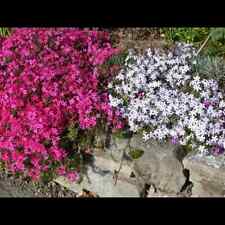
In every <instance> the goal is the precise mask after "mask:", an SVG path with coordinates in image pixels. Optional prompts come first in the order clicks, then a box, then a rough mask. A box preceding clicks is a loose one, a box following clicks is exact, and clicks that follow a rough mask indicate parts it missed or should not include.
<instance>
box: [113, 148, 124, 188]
mask: <svg viewBox="0 0 225 225" xmlns="http://www.w3.org/2000/svg"><path fill="white" fill-rule="evenodd" d="M124 154H125V149H124V150H123V155H122V158H121V161H120V166H119V169H118V170H115V183H114V185H116V184H117V180H118V177H119V172H120V170H121V168H122V163H123V159H124Z"/></svg>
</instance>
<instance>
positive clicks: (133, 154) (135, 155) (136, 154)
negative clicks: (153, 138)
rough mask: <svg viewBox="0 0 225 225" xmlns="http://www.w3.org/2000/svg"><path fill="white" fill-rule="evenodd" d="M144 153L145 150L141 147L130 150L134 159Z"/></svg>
mask: <svg viewBox="0 0 225 225" xmlns="http://www.w3.org/2000/svg"><path fill="white" fill-rule="evenodd" d="M143 154H144V151H143V150H141V149H132V150H131V151H130V152H129V155H130V156H131V157H132V159H138V158H140V157H141V156H142V155H143Z"/></svg>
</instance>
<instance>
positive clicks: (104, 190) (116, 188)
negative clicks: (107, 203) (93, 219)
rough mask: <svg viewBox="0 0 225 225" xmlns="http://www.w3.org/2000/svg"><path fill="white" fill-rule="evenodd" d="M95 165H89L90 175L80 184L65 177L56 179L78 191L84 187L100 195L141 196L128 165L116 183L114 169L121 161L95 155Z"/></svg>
mask: <svg viewBox="0 0 225 225" xmlns="http://www.w3.org/2000/svg"><path fill="white" fill-rule="evenodd" d="M95 166H96V168H95V169H93V168H91V167H90V166H89V167H88V171H87V175H88V176H87V177H86V176H85V177H84V179H83V181H82V182H81V183H80V184H78V183H76V182H73V183H71V182H69V181H68V180H67V179H66V178H65V177H58V178H57V179H56V180H55V181H56V182H57V183H59V184H61V185H63V186H65V187H67V188H68V189H70V190H72V191H74V192H77V193H79V192H81V191H82V189H83V188H84V189H87V190H89V191H92V192H95V193H97V194H98V195H99V196H100V197H139V195H138V191H137V189H136V187H135V184H134V183H132V182H131V181H130V180H129V175H130V172H131V169H130V168H129V167H128V166H126V165H124V166H123V167H122V169H121V172H120V174H119V179H118V180H117V184H116V185H114V183H115V182H114V180H113V171H114V170H118V168H119V163H116V162H114V161H113V160H112V159H110V158H107V157H106V158H103V157H95Z"/></svg>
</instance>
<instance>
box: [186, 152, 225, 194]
mask: <svg viewBox="0 0 225 225" xmlns="http://www.w3.org/2000/svg"><path fill="white" fill-rule="evenodd" d="M213 161H214V159H213V157H198V155H197V154H195V153H190V154H189V155H187V156H186V157H185V158H184V160H183V164H184V166H185V168H187V169H189V170H190V180H191V181H192V182H193V184H194V186H193V188H192V197H221V196H225V167H224V166H222V164H221V165H220V166H219V165H218V163H213ZM219 161H220V160H217V162H219Z"/></svg>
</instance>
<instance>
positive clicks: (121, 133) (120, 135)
mask: <svg viewBox="0 0 225 225" xmlns="http://www.w3.org/2000/svg"><path fill="white" fill-rule="evenodd" d="M112 136H113V137H114V138H119V139H126V138H130V137H131V136H132V133H131V132H128V131H126V130H121V131H118V132H116V133H113V135H112Z"/></svg>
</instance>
